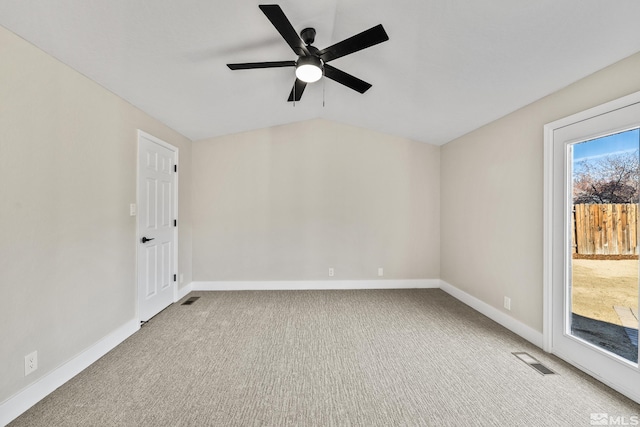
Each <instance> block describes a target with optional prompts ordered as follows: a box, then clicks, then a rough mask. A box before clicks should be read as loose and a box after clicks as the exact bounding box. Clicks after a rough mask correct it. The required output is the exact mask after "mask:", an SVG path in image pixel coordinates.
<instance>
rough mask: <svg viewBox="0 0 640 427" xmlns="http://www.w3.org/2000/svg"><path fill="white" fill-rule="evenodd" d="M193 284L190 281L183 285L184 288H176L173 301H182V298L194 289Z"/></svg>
mask: <svg viewBox="0 0 640 427" xmlns="http://www.w3.org/2000/svg"><path fill="white" fill-rule="evenodd" d="M191 288H192V284H191V283H189V284H187V285H185V286H183V287H182V288H179V289H176V291H175V293H174V296H173V302H178V301H180V300H181V299H182V298H184V297H186V296H187V295H189V292H191V291H192V289H191Z"/></svg>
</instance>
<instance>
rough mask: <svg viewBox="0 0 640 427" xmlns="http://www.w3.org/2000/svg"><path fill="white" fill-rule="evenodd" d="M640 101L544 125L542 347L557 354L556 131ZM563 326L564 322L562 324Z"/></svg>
mask: <svg viewBox="0 0 640 427" xmlns="http://www.w3.org/2000/svg"><path fill="white" fill-rule="evenodd" d="M638 103H640V92H635V93H632V94H630V95H627V96H624V97H622V98H618V99H615V100H613V101H610V102H607V103H605V104H602V105H598V106H596V107H593V108H590V109H588V110H585V111H581V112H579V113H576V114H573V115H571V116H568V117H565V118H562V119H559V120H556V121H554V122H551V123H548V124H546V125H545V126H544V182H543V192H544V197H543V350H544V351H546V352H549V353H554V354H555V351H554V350H555V349H554V345H553V330H554V327H556V325H554V319H553V266H554V263H557V262H563V263H564V261H561V259H563V258H564V254H562V255H559V254H555V253H554V251H553V239H554V233H553V229H554V222H553V215H554V209H555V208H557V207H556V206H554V182H555V179H556V178H557V177H556V176H554V154H553V153H554V145H555V144H554V132H555V131H556V130H558V129H560V128H563V127H565V126H569V125H572V124H576V123H579V122H582V121H585V120H589V119H592V118H595V117H598V116H601V115H603V114H607V113H611V112H613V111H616V110H619V109H623V108H625V107H629V106H631V105H634V104H638ZM563 326H564V325H563ZM561 358H562V357H561ZM563 360H565V361H566V362H568V363H570V364H572V365H574V366H576V367H577V368H578V369H580V370H582V371H584V372H586V373H588V374H589V375H591V376H593V377H595V378H596V379H598V380H599V381H601V382H603V383H604V384H606V385H608V386H609V387H611V388H613V389H615V390H617V391H619V392H620V393H622V394H624V395H626V396H627V397H629V398H631V399H633V400H635V401H637V402H640V394H639V393H637V392H633V391H630V390H627V389H621V387H620V386H618V385H617V384H614V383H612V382H611V381H609V380H608V379H607V378H602V377H601V376H599V375H596V374H594V373H593V372H591V371H589V370H588V369H587V368H586V367H583V366H579V365H577V364H576V363H574V362H572V361H571V360H567V359H564V358H563Z"/></svg>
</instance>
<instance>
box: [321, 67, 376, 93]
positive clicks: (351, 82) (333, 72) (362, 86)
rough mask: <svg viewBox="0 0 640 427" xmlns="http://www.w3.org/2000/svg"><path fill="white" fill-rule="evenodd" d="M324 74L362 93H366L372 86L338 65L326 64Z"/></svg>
mask: <svg viewBox="0 0 640 427" xmlns="http://www.w3.org/2000/svg"><path fill="white" fill-rule="evenodd" d="M324 76H325V77H326V78H328V79H331V80H333V81H336V82H338V83H340V84H343V85H345V86H346V87H348V88H351V89H353V90H355V91H356V92H360V93H365V92H366V91H368V90H369V88H370V87H371V85H370V84H369V83H367V82H365V81H363V80H360V79H359V78H357V77H354V76H352V75H351V74H348V73H345V72H344V71H342V70H338V69H337V68H336V67H332V66H331V65H329V64H324Z"/></svg>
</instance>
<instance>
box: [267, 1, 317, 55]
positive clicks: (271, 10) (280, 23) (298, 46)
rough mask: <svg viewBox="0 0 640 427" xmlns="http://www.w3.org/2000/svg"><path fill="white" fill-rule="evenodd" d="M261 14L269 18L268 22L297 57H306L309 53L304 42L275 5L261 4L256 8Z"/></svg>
mask: <svg viewBox="0 0 640 427" xmlns="http://www.w3.org/2000/svg"><path fill="white" fill-rule="evenodd" d="M258 7H259V8H260V10H262V12H264V14H265V15H266V16H267V18H269V21H271V23H272V24H273V26H274V27H276V30H278V32H279V33H280V35H281V36H282V38H283V39H284V40H285V41H286V42H287V44H288V45H289V46H291V49H293V51H294V52H295V53H296V55H298V56H307V55H309V51H308V50H307V48H306V47H305V45H304V42H303V41H302V39H301V38H300V36H299V35H298V33H297V32H296V30H294V29H293V26H292V25H291V22H289V19H287V17H286V15H285V14H284V12H283V11H282V9H281V8H280V6H278V5H277V4H261V5H260V6H258Z"/></svg>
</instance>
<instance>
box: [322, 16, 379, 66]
mask: <svg viewBox="0 0 640 427" xmlns="http://www.w3.org/2000/svg"><path fill="white" fill-rule="evenodd" d="M387 40H389V36H388V35H387V32H386V31H385V30H384V27H383V26H382V24H380V25H376V26H375V27H372V28H369V29H368V30H366V31H363V32H361V33H360V34H356V35H355V36H352V37H349V38H348V39H346V40H343V41H341V42H339V43H336V44H334V45H333V46H329V47H328V48H326V49H322V50H321V51H320V52H318V55H319V56H320V58H322V60H323V61H324V62H329V61H333V60H334V59H337V58H340V57H343V56H345V55H349V54H350V53H353V52H357V51H359V50H362V49H366V48H368V47H371V46H373V45H376V44H378V43H382V42H386V41H387Z"/></svg>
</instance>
